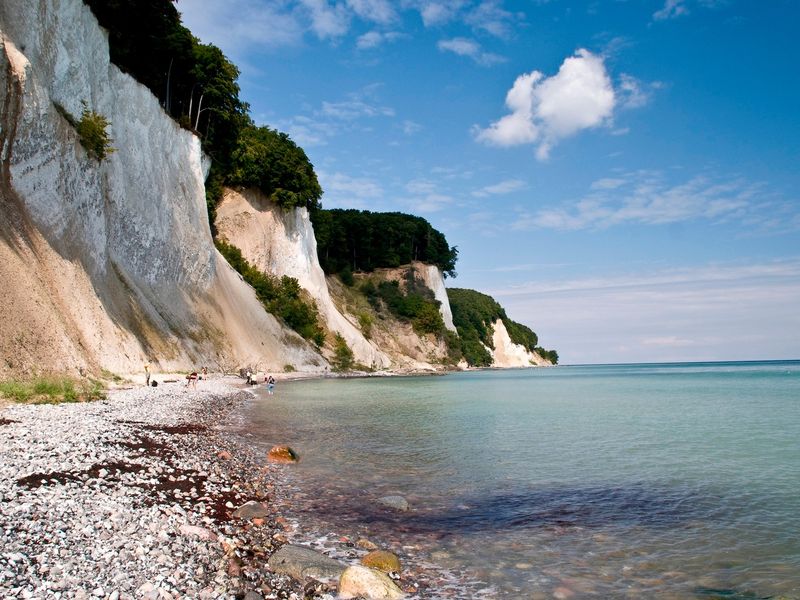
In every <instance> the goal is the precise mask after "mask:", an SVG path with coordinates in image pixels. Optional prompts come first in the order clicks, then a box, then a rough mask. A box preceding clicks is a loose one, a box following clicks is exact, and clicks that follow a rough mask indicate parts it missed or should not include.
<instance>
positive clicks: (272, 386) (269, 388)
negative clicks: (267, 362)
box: [267, 375, 275, 396]
mask: <svg viewBox="0 0 800 600" xmlns="http://www.w3.org/2000/svg"><path fill="white" fill-rule="evenodd" d="M274 389H275V378H274V377H273V376H272V375H270V376H269V377H267V393H268V394H269V395H270V396H272V393H273V390H274Z"/></svg>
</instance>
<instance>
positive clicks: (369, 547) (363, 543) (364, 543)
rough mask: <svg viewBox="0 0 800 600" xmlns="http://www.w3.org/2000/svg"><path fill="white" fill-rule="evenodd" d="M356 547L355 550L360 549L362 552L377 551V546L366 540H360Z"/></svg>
mask: <svg viewBox="0 0 800 600" xmlns="http://www.w3.org/2000/svg"><path fill="white" fill-rule="evenodd" d="M356 547H357V548H361V549H362V550H377V549H378V546H377V544H373V543H372V542H370V541H369V540H368V539H367V538H360V539H359V540H358V541H357V542H356Z"/></svg>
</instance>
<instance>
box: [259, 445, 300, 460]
mask: <svg viewBox="0 0 800 600" xmlns="http://www.w3.org/2000/svg"><path fill="white" fill-rule="evenodd" d="M267 459H268V460H270V461H271V462H277V463H295V462H297V461H299V460H300V456H299V455H298V454H297V452H295V451H294V450H293V449H292V448H290V447H289V446H284V445H279V446H273V447H272V448H270V449H269V452H268V453H267Z"/></svg>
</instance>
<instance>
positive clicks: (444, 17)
mask: <svg viewBox="0 0 800 600" xmlns="http://www.w3.org/2000/svg"><path fill="white" fill-rule="evenodd" d="M408 4H410V5H411V6H413V7H414V8H416V9H417V10H418V11H419V14H420V16H421V17H422V23H423V24H424V25H425V27H437V26H439V25H443V24H445V23H447V22H449V21H452V20H453V19H455V18H456V16H457V15H458V14H459V12H460V11H461V9H462V8H463V6H464V5H465V4H466V2H464V0H419V1H416V2H409V3H408Z"/></svg>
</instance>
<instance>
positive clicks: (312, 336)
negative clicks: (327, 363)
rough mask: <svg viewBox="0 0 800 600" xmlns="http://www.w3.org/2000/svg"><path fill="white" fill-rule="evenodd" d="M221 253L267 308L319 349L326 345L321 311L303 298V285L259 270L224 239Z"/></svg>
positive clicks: (221, 244) (220, 245) (295, 280)
mask: <svg viewBox="0 0 800 600" xmlns="http://www.w3.org/2000/svg"><path fill="white" fill-rule="evenodd" d="M215 244H216V246H217V250H219V251H220V254H222V256H224V257H225V259H226V260H227V261H228V263H229V264H230V265H231V266H232V267H233V268H234V269H235V270H236V271H237V272H238V273H239V274H240V275H241V276H242V277H243V278H244V280H245V281H246V282H247V283H249V284H250V285H251V286H252V287H253V289H254V290H255V292H256V296H257V297H258V299H259V301H260V302H261V304H263V305H264V308H265V309H266V310H267V311H268V312H270V313H272V314H273V315H275V316H276V317H279V318H280V319H281V320H282V321H283V322H284V323H286V325H288V326H289V327H291V328H292V329H294V330H295V331H296V332H297V333H299V334H300V335H302V336H303V337H304V338H305V339H307V340H309V341H311V342H313V343H314V344H315V345H316V346H317V347H320V346H322V344H324V343H325V332H324V331H323V330H322V327H320V325H319V312H318V311H317V306H316V304H315V303H314V302H313V301H310V302H309V301H306V300H304V299H303V298H302V295H301V288H300V284H299V283H298V281H297V279H295V278H294V277H287V276H286V275H284V276H283V277H281V278H278V277H275V276H274V275H269V274H267V273H263V272H262V271H260V270H258V269H257V268H256V267H254V266H253V265H251V264H250V263H249V262H248V261H247V259H245V258H244V257H243V256H242V251H241V250H239V249H238V248H237V247H236V246H233V245H232V244H228V243H227V242H225V241H224V240H216V241H215Z"/></svg>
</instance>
